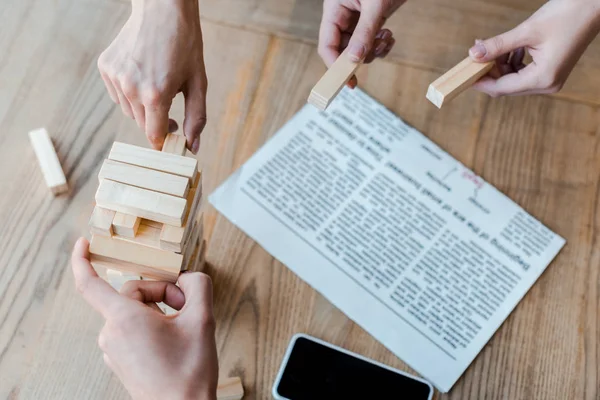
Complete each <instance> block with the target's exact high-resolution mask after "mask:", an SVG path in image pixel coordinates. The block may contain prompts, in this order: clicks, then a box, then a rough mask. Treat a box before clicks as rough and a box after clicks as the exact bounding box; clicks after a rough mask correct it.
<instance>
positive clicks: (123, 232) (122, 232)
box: [112, 212, 142, 238]
mask: <svg viewBox="0 0 600 400" xmlns="http://www.w3.org/2000/svg"><path fill="white" fill-rule="evenodd" d="M141 222H142V219H141V218H139V217H136V216H135V215H129V214H123V213H122V212H117V213H115V217H114V218H113V221H112V228H113V232H114V234H115V235H119V236H125V237H129V238H133V237H135V235H136V234H137V231H138V229H139V227H140V223H141Z"/></svg>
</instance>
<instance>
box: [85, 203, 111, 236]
mask: <svg viewBox="0 0 600 400" xmlns="http://www.w3.org/2000/svg"><path fill="white" fill-rule="evenodd" d="M115 214H116V213H115V212H114V211H113V210H107V209H105V208H102V207H98V206H96V207H94V211H92V216H91V217H90V222H89V224H88V225H89V228H90V232H91V233H92V234H93V235H100V236H108V237H111V236H112V235H113V229H112V223H113V219H114V218H115Z"/></svg>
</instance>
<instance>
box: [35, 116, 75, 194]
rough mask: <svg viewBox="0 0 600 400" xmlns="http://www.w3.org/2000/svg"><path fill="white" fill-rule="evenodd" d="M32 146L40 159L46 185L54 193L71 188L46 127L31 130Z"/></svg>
mask: <svg viewBox="0 0 600 400" xmlns="http://www.w3.org/2000/svg"><path fill="white" fill-rule="evenodd" d="M29 140H30V141H31V146H32V147H33V151H34V152H35V155H36V157H37V159H38V163H39V165H40V168H41V169H42V174H43V175H44V180H45V181H46V185H47V186H48V187H49V188H50V191H51V192H52V193H53V194H54V195H58V194H61V193H64V192H66V191H68V190H69V185H68V184H67V178H65V174H64V172H63V170H62V167H61V166H60V161H58V156H57V155H56V151H55V150H54V146H53V145H52V140H50V136H49V135H48V131H47V130H46V129H44V128H41V129H36V130H34V131H31V132H29Z"/></svg>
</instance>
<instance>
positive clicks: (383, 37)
mask: <svg viewBox="0 0 600 400" xmlns="http://www.w3.org/2000/svg"><path fill="white" fill-rule="evenodd" d="M391 37H392V32H390V31H384V32H383V35H382V36H381V38H382V39H383V40H388V39H389V38H391Z"/></svg>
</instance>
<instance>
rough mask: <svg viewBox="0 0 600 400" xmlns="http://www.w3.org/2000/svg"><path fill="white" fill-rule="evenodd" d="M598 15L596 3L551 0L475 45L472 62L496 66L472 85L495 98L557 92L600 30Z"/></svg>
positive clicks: (470, 51) (584, 0)
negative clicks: (528, 60) (510, 27)
mask: <svg viewBox="0 0 600 400" xmlns="http://www.w3.org/2000/svg"><path fill="white" fill-rule="evenodd" d="M599 17H600V2H598V1H597V0H552V1H549V2H547V3H546V4H544V5H543V6H542V7H541V8H540V9H539V10H538V11H537V12H536V13H535V14H533V15H532V16H531V17H530V18H529V19H527V20H526V21H525V22H523V23H522V24H521V25H519V26H517V27H516V28H514V29H513V30H511V31H508V32H506V33H503V34H501V35H499V36H496V37H493V38H491V39H487V40H483V41H476V44H475V46H473V47H472V48H471V49H470V50H469V54H470V56H471V58H472V59H473V60H474V61H478V62H486V61H492V60H496V68H495V69H494V70H492V72H491V73H490V74H489V75H488V76H486V77H484V78H482V79H481V80H480V81H478V82H477V83H476V84H475V85H474V86H473V87H474V88H475V89H477V90H479V91H481V92H484V93H487V94H489V95H491V96H493V97H496V96H503V95H523V94H535V93H555V92H558V91H559V90H560V89H561V88H562V87H563V85H564V83H565V81H566V80H567V78H568V77H569V74H570V73H571V71H572V70H573V67H574V66H575V64H576V63H577V61H578V60H579V58H580V57H581V55H582V54H583V52H584V51H585V49H586V48H587V47H588V45H589V44H590V42H591V41H592V40H593V39H594V37H596V35H597V34H598V32H599V31H600V18H599ZM525 50H527V51H528V52H529V54H530V55H531V57H532V59H533V62H531V63H530V64H529V65H525V64H524V63H523V57H524V56H525Z"/></svg>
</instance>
